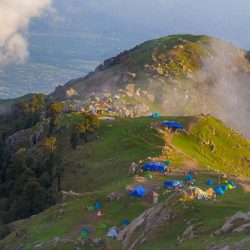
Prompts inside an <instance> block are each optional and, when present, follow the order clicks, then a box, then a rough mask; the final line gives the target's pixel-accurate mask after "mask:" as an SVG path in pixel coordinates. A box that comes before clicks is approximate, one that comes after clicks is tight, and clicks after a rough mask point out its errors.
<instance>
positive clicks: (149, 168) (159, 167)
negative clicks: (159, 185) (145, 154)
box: [143, 161, 166, 172]
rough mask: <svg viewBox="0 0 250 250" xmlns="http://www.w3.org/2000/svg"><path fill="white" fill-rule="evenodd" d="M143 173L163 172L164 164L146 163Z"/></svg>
mask: <svg viewBox="0 0 250 250" xmlns="http://www.w3.org/2000/svg"><path fill="white" fill-rule="evenodd" d="M143 169H144V171H158V172H164V171H165V169H166V163H163V162H157V161H155V162H148V163H146V164H145V165H144V168H143Z"/></svg>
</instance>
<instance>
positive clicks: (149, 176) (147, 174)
mask: <svg viewBox="0 0 250 250" xmlns="http://www.w3.org/2000/svg"><path fill="white" fill-rule="evenodd" d="M145 177H146V178H148V179H152V178H153V177H152V175H151V174H150V173H146V175H145Z"/></svg>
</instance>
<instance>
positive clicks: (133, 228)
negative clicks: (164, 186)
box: [117, 202, 174, 250]
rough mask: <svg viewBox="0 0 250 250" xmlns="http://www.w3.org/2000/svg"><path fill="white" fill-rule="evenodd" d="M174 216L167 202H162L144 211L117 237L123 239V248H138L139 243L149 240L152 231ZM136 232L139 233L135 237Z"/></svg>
mask: <svg viewBox="0 0 250 250" xmlns="http://www.w3.org/2000/svg"><path fill="white" fill-rule="evenodd" d="M173 218H174V214H173V213H172V212H171V210H170V208H169V206H168V204H167V202H162V203H160V204H158V205H156V206H154V207H152V208H150V209H148V210H146V211H145V212H144V213H142V214H141V215H140V216H139V217H137V218H136V219H134V220H133V221H132V222H131V223H130V224H129V225H128V226H127V227H125V228H124V229H123V230H122V231H121V232H120V233H119V235H118V237H117V239H118V240H122V241H123V249H130V250H132V249H136V247H137V244H141V243H143V242H145V241H146V240H147V237H148V235H149V234H150V232H151V231H154V230H155V229H157V228H158V227H160V226H161V225H164V224H165V223H167V222H168V221H170V220H171V219H173ZM134 234H136V235H137V237H136V238H134Z"/></svg>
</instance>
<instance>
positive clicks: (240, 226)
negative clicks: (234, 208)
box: [215, 211, 250, 235]
mask: <svg viewBox="0 0 250 250" xmlns="http://www.w3.org/2000/svg"><path fill="white" fill-rule="evenodd" d="M249 228H250V211H249V212H247V213H242V212H238V213H236V214H235V215H233V216H232V217H229V218H228V219H226V221H225V223H224V225H223V226H222V228H221V229H219V230H217V231H216V232H215V234H216V235H221V234H225V233H229V232H239V231H240V232H241V231H243V230H247V229H249Z"/></svg>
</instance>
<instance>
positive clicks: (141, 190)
mask: <svg viewBox="0 0 250 250" xmlns="http://www.w3.org/2000/svg"><path fill="white" fill-rule="evenodd" d="M145 194H146V190H145V189H144V188H143V187H142V186H137V187H136V188H135V189H134V190H133V191H132V192H130V194H129V195H130V196H133V197H143V196H145Z"/></svg>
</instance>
